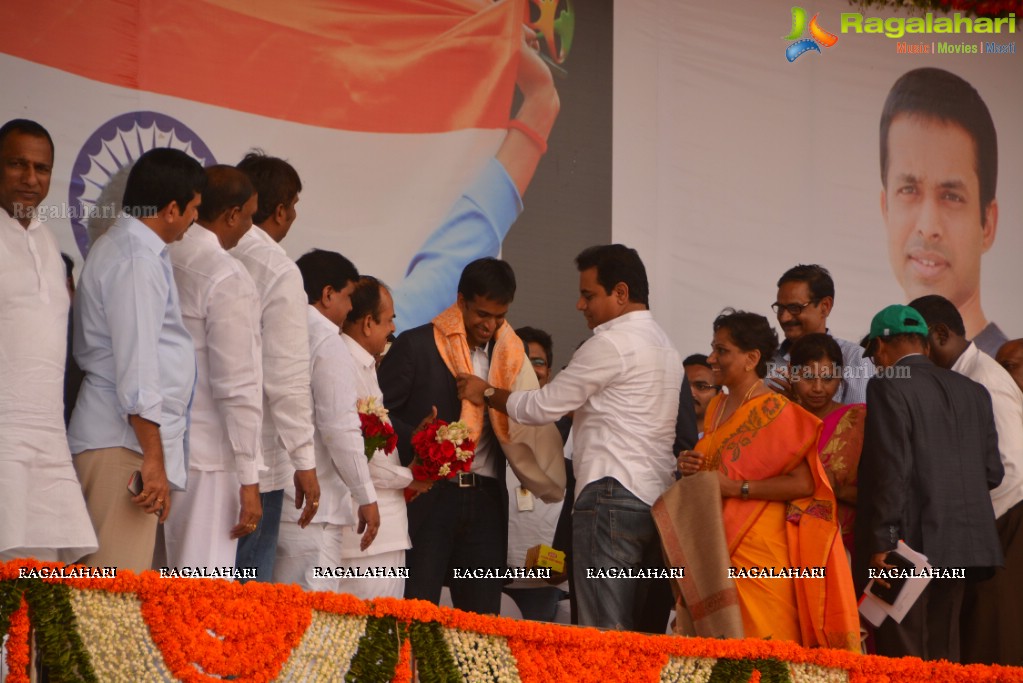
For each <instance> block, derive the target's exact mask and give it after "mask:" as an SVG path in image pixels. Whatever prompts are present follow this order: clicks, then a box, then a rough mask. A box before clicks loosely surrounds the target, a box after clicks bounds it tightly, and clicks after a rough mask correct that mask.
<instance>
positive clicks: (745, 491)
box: [739, 481, 749, 500]
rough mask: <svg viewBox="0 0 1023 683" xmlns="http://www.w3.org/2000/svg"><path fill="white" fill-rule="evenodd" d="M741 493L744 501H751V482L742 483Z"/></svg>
mask: <svg viewBox="0 0 1023 683" xmlns="http://www.w3.org/2000/svg"><path fill="white" fill-rule="evenodd" d="M739 493H740V495H742V499H743V500H749V481H744V482H742V486H741V487H739Z"/></svg>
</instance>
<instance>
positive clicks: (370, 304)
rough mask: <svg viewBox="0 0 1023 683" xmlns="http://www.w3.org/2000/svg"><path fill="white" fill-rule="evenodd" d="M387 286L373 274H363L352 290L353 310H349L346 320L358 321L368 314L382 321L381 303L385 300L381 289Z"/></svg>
mask: <svg viewBox="0 0 1023 683" xmlns="http://www.w3.org/2000/svg"><path fill="white" fill-rule="evenodd" d="M386 288H387V285H385V284H384V283H383V282H381V281H380V280H378V279H377V278H375V277H373V276H372V275H363V276H361V277H360V278H359V279H358V281H357V282H356V283H355V289H354V290H352V310H350V311H348V317H347V318H345V322H348V323H357V322H359V321H360V320H362V319H363V318H365V317H366V316H367V315H371V316H373V320H375V321H376V322H380V304H381V302H382V301H383V296H381V295H380V290H381V289H386Z"/></svg>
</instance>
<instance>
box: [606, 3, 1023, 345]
mask: <svg viewBox="0 0 1023 683" xmlns="http://www.w3.org/2000/svg"><path fill="white" fill-rule="evenodd" d="M793 4H794V3H793V2H792V1H790V0H785V1H782V0H764V1H760V2H732V3H719V2H696V1H694V0H629V1H628V2H624V1H623V2H620V3H619V4H618V5H617V6H616V13H615V66H614V75H615V98H614V99H615V116H614V130H615V138H614V182H613V184H614V203H613V207H614V208H613V223H612V230H613V236H614V239H615V241H620V242H624V243H626V244H631V245H633V246H636V247H637V248H638V249H639V250H640V253H641V254H642V255H643V256H644V258H645V259H646V262H647V264H648V268H649V270H650V275H651V292H652V304H653V308H654V314H655V315H656V317H657V318H658V320H660V321H661V322H662V323H663V324H664V325H665V327H666V329H668V331H669V333H670V334H671V335H672V337H673V338H674V340H675V343H676V344H677V345H678V348H679V350H680V351H681V352H682V353H683V354H688V353H694V352H701V353H708V352H709V345H710V339H711V322H712V321H713V319H714V317H715V316H716V315H717V314H718V313H719V312H720V311H721V309H722V308H724V307H726V306H733V307H736V308H744V309H747V310H751V311H755V312H758V313H761V314H764V315H767V316H768V317H769V319H770V320H771V321H772V323H774V322H775V318H774V316H773V314H772V312H771V310H770V305H771V303H772V302H774V301H775V297H776V293H777V289H776V286H775V284H776V282H777V280H778V278H779V277H780V276H781V274H782V273H783V272H784V271H785V270H787V269H788V268H789V267H791V266H793V265H796V264H799V263H819V264H821V265H824V266H826V267H827V268H828V269H830V271H831V273H832V275H833V276H834V280H835V284H836V298H835V307H834V312H833V314H832V316H831V318H830V319H829V321H830V324H831V330H832V332H833V333H834V334H836V335H837V336H840V337H843V338H846V339H851V340H858V339H860V338H861V337H862V336H863V335H864V334H866V332H867V330H868V327H869V325H870V319H871V316H872V315H873V314H874V313H875V312H877V311H878V310H880V309H881V308H882V307H884V306H885V305H887V304H890V303H901V302H906V301H908V300H910V299H912V298H915V297H916V296H919V295H920V294H921V293H923V292H924V291H928V290H929V291H933V292H937V293H941V294H944V295H945V296H948V297H949V298H953V299H955V298H958V299H959V300H958V301H956V303H957V305H959V306H960V308H962V306H963V301H964V300H965V299H967V298H968V297H969V293H970V292H973V291H975V290H976V287H975V286H973V282H975V275H974V271H975V270H976V263H977V257H976V254H977V253H978V252H984V253H983V255H982V256H980V258H979V263H980V269H981V275H980V279H979V282H980V291H981V292H982V297H981V308H982V310H983V313H984V315H985V317H986V319H987V320H989V321H994V322H996V323H997V324H998V325H999V326H1000V327H1001V329H1002V330H1003V331H1004V332H1005V334H1006V335H1007V336H1008V337H1009V338H1015V337H1020V336H1023V307H1021V306H1020V304H1019V295H1020V292H1023V269H1021V268H1020V256H1021V255H1023V192H1021V184H1023V128H1021V127H1020V122H1021V121H1023V55H1021V54H1020V47H1023V46H1020V45H1019V40H1018V36H1019V34H1018V32H1011V31H1010V30H1009V29H1010V25H1009V22H1008V21H1007V20H1006V21H1003V22H1002V24H1001V26H1000V27H998V28H1000V32H979V31H983V30H985V29H987V30H989V31H994V29H995V28H996V27H995V26H994V25H993V24H987V25H985V24H983V23H980V24H977V25H976V26H971V28H973V29H974V32H972V33H967V32H966V22H965V21H960V22H959V25H958V27H957V26H956V24H955V22H954V17H952V15H944V14H939V13H936V14H934V15H933V17H932V19H931V20H930V24H928V23H927V21H928V20H927V18H926V16H924V15H923V14H917V15H910V14H906V13H902V14H900V15H895V14H893V13H891V12H890V11H887V10H878V9H877V8H864V7H862V6H860V5H852V4H850V3H847V2H844V1H841V0H816V2H814V3H812V4H805V3H803V4H802V11H801V12H797V9H799V8H794V7H793ZM843 13H846V14H853V13H858V14H861V15H862V20H861V21H860V22H859V23H857V22H856V20H855V18H847V19H846V22H845V23H843V20H842V15H843ZM1017 14H1018V13H1017ZM815 15H817V19H816V22H815V23H814V24H813V25H811V23H810V20H811V19H812V18H813V17H814V16H815ZM912 16H916V17H917V19H916V22H918V23H916V24H914V23H911V22H910V21H908V18H909V17H912ZM945 16H948V17H949V19H948V20H947V21H948V22H950V23H951V26H949V25H947V24H946V25H945V26H940V24H941V22H937V25H936V22H935V18H936V17H945ZM800 17H802V19H800ZM963 18H966V19H971V20H972V18H969V17H966V15H964V16H963ZM886 21H887V23H885V22H886ZM988 21H990V20H988ZM1020 22H1021V18H1020V17H1019V16H1017V17H1016V19H1015V21H1014V22H1012V26H1011V28H1012V29H1014V30H1015V31H1018V30H1019V26H1017V25H1016V24H1019V23H1020ZM857 26H859V27H860V28H861V30H862V31H863V32H861V33H857V32H856V27H857ZM928 26H930V27H931V28H938V27H940V28H951V29H952V30H955V29H956V28H958V29H959V32H958V33H954V32H953V33H936V32H931V33H913V32H910V31H912V30H914V29H927V28H928ZM900 28H901V29H902V30H901V31H900ZM819 29H823V33H822V32H821V31H820V30H819ZM867 30H874V31H878V30H880V31H883V32H882V33H876V32H875V33H867ZM884 31H886V32H887V34H888V35H885V33H884ZM903 31H904V34H903V35H901V36H899V35H898V34H899V33H902V32H903ZM826 34H831V35H832V36H833V37H834V38H837V41H832V39H831V38H829V37H827V35H826ZM889 36H891V37H889ZM896 36H898V37H896ZM827 43H832V44H831V46H830V47H829V46H828V45H827ZM790 46H794V47H792V48H791V49H790ZM914 50H916V51H917V52H914ZM923 50H926V52H921V51H923ZM1002 50H1007V51H1008V52H1002ZM800 53H802V54H800ZM796 55H798V56H796ZM788 57H793V61H791V62H790V61H788ZM920 67H937V68H940V69H943V70H947V71H950V72H952V73H954V74H956V75H958V76H960V77H962V78H963V79H965V80H966V81H968V82H969V83H970V84H972V86H973V87H974V88H976V90H977V91H978V92H979V94H980V96H981V98H983V100H984V102H985V103H986V104H987V107H988V108H989V110H990V112H991V116H992V118H993V119H994V125H995V128H996V130H997V137H998V184H997V191H996V198H997V226H996V227H995V228H994V229H993V230H991V232H992V233H993V234H992V235H991V236H990V239H989V240H988V241H990V245H989V244H987V243H985V242H984V236H983V235H984V231H985V230H987V228H984V229H982V228H981V226H980V219H979V207H978V198H977V196H976V189H975V188H976V184H977V181H976V179H975V178H974V179H973V180H972V181H971V178H970V176H971V171H974V169H973V168H971V166H970V164H971V163H972V162H971V161H970V160H969V154H966V155H962V156H963V159H960V158H959V157H958V156H956V155H957V152H956V151H955V150H954V149H953V144H954V143H953V142H947V141H944V140H942V141H941V142H939V143H937V144H930V145H929V146H928V145H924V146H922V148H921V146H916V147H914V149H915V150H916V151H914V152H913V153H914V154H917V155H924V154H930V155H931V156H930V157H928V158H923V157H922V156H921V158H920V160H919V163H920V168H921V169H924V171H925V172H923V173H918V174H919V175H923V176H928V175H930V176H931V177H921V178H917V179H916V180H917V181H918V184H919V187H916V186H914V187H913V188H911V189H912V192H913V194H910V193H909V189H907V188H905V187H902V186H901V185H900V187H902V189H901V190H900V189H899V188H896V187H890V188H889V191H890V194H889V196H890V197H891V198H892V199H891V203H892V204H893V206H891V207H889V208H890V210H889V213H888V218H889V220H888V222H887V223H886V221H885V218H884V216H883V214H882V206H881V190H882V184H881V173H880V162H879V137H878V128H879V120H880V116H881V110H882V106H883V104H884V102H885V98H886V97H887V94H888V91H889V89H891V87H892V85H893V84H894V83H895V81H896V79H898V78H899V77H900V76H902V75H903V74H904V73H906V72H908V71H911V70H913V69H917V68H920ZM942 155H944V156H942ZM893 158H894V157H893ZM915 161H916V160H914V162H915ZM940 164H944V165H943V166H941V167H940V170H939V167H938V166H939V165H940ZM939 174H941V175H942V177H941V178H940V179H938V181H939V182H940V183H947V184H948V187H947V188H946V189H947V192H945V193H944V194H943V195H942V196H941V197H940V198H936V199H937V200H936V201H935V202H931V201H930V200H931V198H932V196H931V194H929V193H931V192H932V186H930V185H928V182H930V181H931V180H932V178H936V177H937V176H938V175H939ZM956 183H959V184H960V186H954V185H955V184H956ZM971 183H972V184H971ZM904 184H905V183H904ZM894 191H899V192H900V194H899V195H892V194H891V192H894ZM964 193H965V194H964ZM896 201H898V202H901V203H900V204H899V208H901V209H903V211H901V212H896V211H894V208H896V207H895V206H894V202H896ZM914 202H916V203H915V204H914ZM907 206H909V208H913V209H914V211H916V216H915V218H916V219H917V220H916V222H914V223H913V224H912V225H910V224H909V223H908V222H907V220H906V211H905V209H906V208H907ZM961 206H966V207H968V210H964V211H960V210H959V207H961ZM890 242H891V246H889V243H890ZM895 270H899V271H900V272H899V273H898V275H899V277H900V278H902V279H903V280H904V281H906V282H907V283H908V284H907V289H908V290H909V291H908V292H907V291H904V289H903V287H902V286H900V280H899V279H897V277H896V273H895V272H894V271H895ZM968 322H969V321H968ZM776 327H777V325H776ZM779 332H780V330H779ZM968 333H970V330H968Z"/></svg>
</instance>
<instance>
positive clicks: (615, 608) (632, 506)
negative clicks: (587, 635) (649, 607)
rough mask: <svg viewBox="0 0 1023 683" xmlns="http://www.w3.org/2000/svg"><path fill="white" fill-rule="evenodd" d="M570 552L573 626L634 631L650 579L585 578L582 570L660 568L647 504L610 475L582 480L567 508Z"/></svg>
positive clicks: (653, 528) (662, 561)
mask: <svg viewBox="0 0 1023 683" xmlns="http://www.w3.org/2000/svg"><path fill="white" fill-rule="evenodd" d="M572 550H573V552H574V554H575V561H574V563H573V567H572V592H573V593H574V594H575V595H576V599H577V601H578V605H579V624H580V625H581V626H597V627H599V628H608V629H625V630H634V629H635V625H636V617H635V613H636V611H637V609H639V608H640V607H641V606H642V605H643V603H644V601H645V599H646V595H647V592H648V591H649V588H650V581H649V580H648V579H622V578H596V577H594V578H587V576H586V570H587V569H591V570H598V569H605V570H606V569H609V568H615V569H621V568H625V567H635V568H646V567H663V566H664V560H663V559H661V552H660V539H659V537H658V535H657V527H656V526H655V525H654V518H653V517H652V516H651V515H650V506H649V505H647V504H646V503H644V502H643V501H641V500H640V499H639V498H637V497H636V496H634V495H632V493H631V492H630V491H629V490H628V489H627V488H625V487H624V486H622V485H621V484H620V483H619V482H618V480H617V479H614V478H612V477H605V478H603V479H600V480H598V481H594V482H591V483H589V484H587V485H586V487H585V488H584V489H583V490H582V492H581V493H580V494H579V497H578V498H576V499H575V507H574V508H573V510H572ZM661 632H662V633H663V631H661Z"/></svg>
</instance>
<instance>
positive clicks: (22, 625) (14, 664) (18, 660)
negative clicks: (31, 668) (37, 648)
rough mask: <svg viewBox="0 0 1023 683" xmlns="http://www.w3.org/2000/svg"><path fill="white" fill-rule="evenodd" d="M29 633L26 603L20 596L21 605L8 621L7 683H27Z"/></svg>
mask: <svg viewBox="0 0 1023 683" xmlns="http://www.w3.org/2000/svg"><path fill="white" fill-rule="evenodd" d="M29 631H30V629H29V620H28V603H27V602H25V598H24V596H22V598H21V604H20V605H19V607H18V609H16V610H14V612H13V613H12V614H11V616H10V619H9V621H8V627H7V636H8V638H7V667H8V669H9V670H10V673H8V674H7V683H28V665H29V644H28V639H29Z"/></svg>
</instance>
